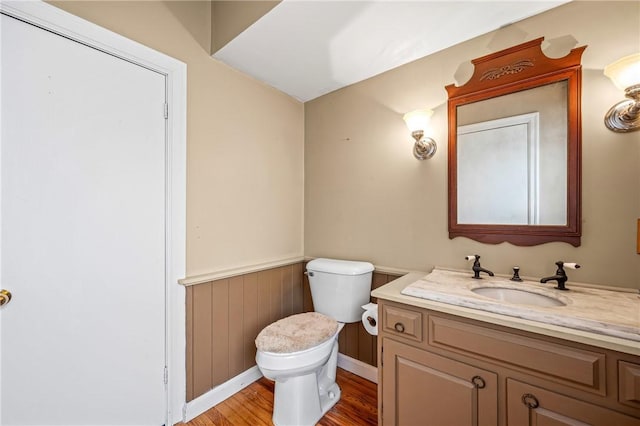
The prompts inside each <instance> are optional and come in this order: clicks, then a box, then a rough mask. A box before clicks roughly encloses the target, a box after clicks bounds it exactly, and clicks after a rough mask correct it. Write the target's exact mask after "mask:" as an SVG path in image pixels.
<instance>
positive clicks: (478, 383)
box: [471, 376, 487, 389]
mask: <svg viewBox="0 0 640 426" xmlns="http://www.w3.org/2000/svg"><path fill="white" fill-rule="evenodd" d="M471 383H473V386H475V387H476V389H484V388H485V386H487V384H486V383H485V381H484V379H483V378H482V377H480V376H473V377H472V378H471Z"/></svg>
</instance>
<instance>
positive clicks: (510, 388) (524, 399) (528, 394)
mask: <svg viewBox="0 0 640 426" xmlns="http://www.w3.org/2000/svg"><path fill="white" fill-rule="evenodd" d="M507 424H508V425H509V426H562V425H570V426H578V425H579V426H586V425H592V426H614V425H615V426H640V419H637V418H634V417H631V416H627V415H625V414H621V413H618V412H617V411H613V410H610V409H607V408H603V407H599V406H597V405H593V404H590V403H587V402H584V401H579V400H577V399H574V398H569V397H568V396H564V395H560V394H558V393H555V392H551V391H548V390H546V389H542V388H539V387H536V386H532V385H528V384H526V383H522V382H519V381H517V380H513V379H507Z"/></svg>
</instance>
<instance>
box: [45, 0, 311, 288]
mask: <svg viewBox="0 0 640 426" xmlns="http://www.w3.org/2000/svg"><path fill="white" fill-rule="evenodd" d="M53 4H54V5H55V6H57V7H60V8H62V9H65V10H67V11H68V12H71V13H73V14H75V15H78V16H80V17H82V18H84V19H87V20H89V21H92V22H94V23H96V24H98V25H100V26H103V27H105V28H107V29H110V30H112V31H115V32H117V33H119V34H122V35H124V36H125V37H128V38H130V39H133V40H136V41H138V42H140V43H142V44H144V45H147V46H149V47H152V48H154V49H156V50H158V51H161V52H163V53H166V54H167V55H170V56H173V57H174V58H177V59H179V60H181V61H183V62H185V63H186V64H187V73H188V82H187V85H188V104H187V132H188V135H187V275H188V276H193V275H199V274H207V273H211V272H216V271H219V270H223V269H228V268H235V267H243V266H248V265H253V264H257V263H262V262H267V261H272V260H278V259H282V258H289V257H295V256H301V255H302V232H303V228H302V220H303V213H302V209H303V179H304V176H303V173H304V171H303V152H304V151H303V150H304V145H303V138H304V131H303V105H302V104H301V103H299V102H298V101H296V100H294V99H293V98H291V97H289V96H287V95H284V94H283V93H281V92H278V91H277V90H275V89H272V88H270V87H268V86H266V85H264V84H262V83H259V82H257V81H255V80H253V79H251V78H249V77H247V76H245V75H243V74H241V73H239V72H237V71H235V70H233V69H231V68H229V67H227V66H226V65H224V64H222V63H220V62H218V61H216V60H214V59H212V58H211V57H210V56H209V51H210V43H211V5H210V3H209V2H205V1H192V2H190V1H180V2H159V1H144V2H120V1H111V2H96V1H90V2H89V1H70V2H58V1H56V2H53Z"/></svg>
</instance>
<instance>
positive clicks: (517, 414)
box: [378, 299, 640, 426]
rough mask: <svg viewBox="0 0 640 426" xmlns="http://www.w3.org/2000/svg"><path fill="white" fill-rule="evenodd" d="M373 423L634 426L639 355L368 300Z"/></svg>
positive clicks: (638, 416) (638, 422) (637, 423)
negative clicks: (375, 330)
mask: <svg viewBox="0 0 640 426" xmlns="http://www.w3.org/2000/svg"><path fill="white" fill-rule="evenodd" d="M378 306H379V317H380V319H381V321H380V324H379V326H380V328H379V336H378V351H379V352H378V359H379V360H380V361H381V362H380V365H379V371H378V379H379V385H378V386H379V387H378V392H379V416H380V417H379V424H381V425H385V426H386V425H399V426H404V425H431V424H433V425H443V426H444V425H455V426H463V425H501V426H502V425H504V426H506V425H510V426H520V425H564V424H566V425H584V424H590V425H594V426H595V425H602V426H612V425H615V426H618V425H620V426H627V425H629V426H631V425H634V426H640V357H638V356H634V355H629V354H625V353H620V352H615V351H611V350H608V349H604V348H599V347H593V346H589V345H584V344H580V343H576V342H571V341H565V340H562V339H558V338H553V337H547V336H542V335H539V334H535V333H530V332H526V331H522V330H517V329H512V328H509V327H503V326H499V325H495V324H490V323H486V322H482V321H478V320H474V319H468V318H462V317H459V316H456V315H450V314H445V313H442V312H437V311H432V310H428V309H423V308H419V307H415V306H410V305H405V304H402V303H397V302H391V301H387V300H383V299H378Z"/></svg>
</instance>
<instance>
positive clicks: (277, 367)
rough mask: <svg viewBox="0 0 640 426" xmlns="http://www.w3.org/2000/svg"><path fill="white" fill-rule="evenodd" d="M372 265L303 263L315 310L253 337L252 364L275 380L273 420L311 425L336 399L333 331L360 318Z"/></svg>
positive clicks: (288, 425)
mask: <svg viewBox="0 0 640 426" xmlns="http://www.w3.org/2000/svg"><path fill="white" fill-rule="evenodd" d="M372 272H373V265H372V264H371V263H368V262H353V261H346V260H335V259H315V260H312V261H310V262H309V263H308V264H307V275H308V276H309V285H310V287H311V298H312V299H313V307H314V309H315V312H307V313H304V314H296V315H291V316H289V317H287V318H283V319H281V320H279V321H276V322H274V323H273V324H271V325H269V326H267V327H265V328H264V329H263V330H262V331H261V332H260V334H259V335H258V337H257V338H256V347H257V349H258V351H257V353H256V363H257V364H258V368H260V371H261V372H262V374H263V375H264V376H265V377H266V378H268V379H271V380H274V381H275V382H276V383H275V392H274V394H275V395H274V402H273V423H274V424H275V425H277V426H280V425H283V426H285V425H286V426H294V425H295V426H302V425H315V424H316V423H317V422H318V420H320V418H321V417H322V416H323V415H324V414H325V413H326V412H327V411H329V409H330V408H331V407H333V406H334V405H335V403H336V402H338V400H339V399H340V388H339V387H338V384H337V383H336V367H337V362H338V333H340V330H342V327H344V323H351V322H360V320H361V315H362V307H361V306H362V305H364V304H366V303H369V299H370V292H371V274H372Z"/></svg>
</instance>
